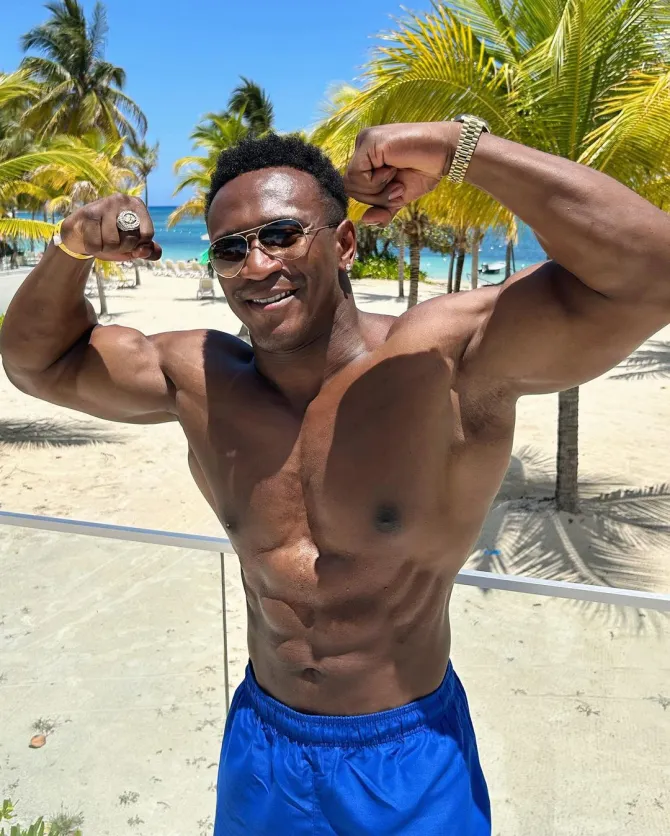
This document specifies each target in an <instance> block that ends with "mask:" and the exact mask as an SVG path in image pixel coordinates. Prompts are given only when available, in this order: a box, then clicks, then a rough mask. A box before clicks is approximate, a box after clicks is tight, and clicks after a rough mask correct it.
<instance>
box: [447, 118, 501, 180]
mask: <svg viewBox="0 0 670 836" xmlns="http://www.w3.org/2000/svg"><path fill="white" fill-rule="evenodd" d="M453 121H454V122H461V123H462V125H463V127H462V128H461V135H460V137H459V139H458V145H457V146H456V151H455V153H454V158H453V160H452V161H451V165H450V166H449V171H448V172H447V175H446V176H447V180H451V182H452V183H462V182H463V180H465V174H466V172H467V170H468V166H469V165H470V160H471V159H472V155H473V154H474V153H475V148H476V147H477V143H478V142H479V137H480V136H481V135H482V134H483V133H487V134H488V133H491V129H490V128H489V126H488V123H487V122H485V121H484V120H483V119H480V118H479V117H478V116H471V115H470V114H467V113H466V114H463V115H462V116H457V117H456V118H455V119H454V120H453Z"/></svg>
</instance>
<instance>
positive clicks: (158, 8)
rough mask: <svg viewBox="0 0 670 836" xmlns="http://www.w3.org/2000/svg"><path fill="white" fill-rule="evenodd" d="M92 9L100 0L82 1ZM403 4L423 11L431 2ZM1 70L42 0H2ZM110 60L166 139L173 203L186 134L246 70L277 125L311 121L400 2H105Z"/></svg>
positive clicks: (158, 175) (159, 188)
mask: <svg viewBox="0 0 670 836" xmlns="http://www.w3.org/2000/svg"><path fill="white" fill-rule="evenodd" d="M83 5H84V8H86V9H87V10H88V11H90V9H92V8H93V5H94V0H83ZM405 5H406V6H410V7H411V8H412V9H414V10H418V11H423V10H427V9H429V7H430V2H429V0H414V2H411V0H410V2H407V0H405ZM2 6H3V9H2V26H0V70H3V71H5V72H6V71H11V70H13V69H15V68H16V66H17V65H18V63H19V61H20V60H21V57H22V54H21V52H20V49H19V37H20V36H21V35H22V34H23V33H24V32H25V31H27V30H28V29H30V28H31V27H32V26H35V25H36V24H38V23H41V22H42V21H43V20H44V19H45V17H46V11H45V9H44V6H43V3H42V2H40V0H4V2H3V3H2ZM106 6H107V15H108V20H109V36H108V43H107V54H106V57H107V59H108V60H109V61H112V62H114V63H115V64H120V65H121V66H123V67H124V68H125V70H126V72H127V74H128V81H127V85H126V88H125V89H126V92H127V93H128V94H129V95H130V96H132V98H134V99H135V101H136V102H137V103H138V104H139V105H140V106H141V107H142V109H143V110H144V112H145V113H146V115H147V117H148V120H149V133H148V137H149V139H150V140H151V141H155V140H160V143H161V162H160V167H159V169H158V170H157V171H156V172H155V173H154V174H153V175H152V178H151V180H150V188H151V203H153V204H173V203H175V202H177V201H176V200H175V198H173V197H171V194H172V191H173V188H174V177H173V174H172V163H173V162H174V160H176V159H178V158H179V157H181V156H184V155H185V154H188V153H190V151H191V145H190V142H189V139H188V137H189V134H190V132H191V130H192V128H193V126H194V125H195V124H196V122H197V121H198V119H199V118H200V117H201V116H202V115H203V114H204V113H206V112H207V111H211V110H220V109H222V108H224V107H225V105H226V102H227V100H228V95H229V93H230V91H231V90H232V88H233V87H234V86H235V85H236V83H237V81H238V78H239V76H240V75H244V76H247V77H249V78H251V79H253V80H254V81H256V82H258V83H259V84H261V85H262V86H263V87H265V89H266V90H267V91H268V93H269V95H270V98H271V99H272V101H273V103H274V105H275V114H276V122H277V128H278V130H280V131H289V130H295V129H298V128H303V127H308V126H310V125H311V124H313V123H314V121H315V120H316V119H317V118H318V115H319V106H320V104H321V103H322V102H323V99H324V95H325V93H326V91H327V89H328V87H329V86H330V85H331V84H332V83H334V82H341V81H353V80H355V78H356V77H357V75H358V74H359V72H360V68H361V65H362V64H363V63H364V62H365V60H366V58H367V56H368V55H369V53H370V50H371V48H372V47H373V46H374V44H375V35H376V34H377V33H378V32H380V31H382V30H384V29H389V28H391V26H392V19H391V18H392V17H393V16H402V14H403V12H402V9H401V6H400V2H398V0H292V2H291V3H281V2H279V1H278V0H255V2H245V1H244V0H234V1H233V0H218V2H217V0H190V1H189V0H142V2H137V3H132V2H130V0H107V2H106Z"/></svg>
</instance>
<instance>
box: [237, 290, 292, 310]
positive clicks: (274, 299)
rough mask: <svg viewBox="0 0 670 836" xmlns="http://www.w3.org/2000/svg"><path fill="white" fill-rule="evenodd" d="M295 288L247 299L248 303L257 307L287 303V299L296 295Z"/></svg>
mask: <svg viewBox="0 0 670 836" xmlns="http://www.w3.org/2000/svg"><path fill="white" fill-rule="evenodd" d="M295 294H296V291H295V290H284V291H282V292H281V293H275V294H274V295H273V296H266V297H265V298H263V299H247V300H246V302H247V304H248V305H253V306H254V307H257V308H268V307H273V308H274V307H279V305H280V304H286V302H287V300H288V299H290V298H291V297H292V296H295Z"/></svg>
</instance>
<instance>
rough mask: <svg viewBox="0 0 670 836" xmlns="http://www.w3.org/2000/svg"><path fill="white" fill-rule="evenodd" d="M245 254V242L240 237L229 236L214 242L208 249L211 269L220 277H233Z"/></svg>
mask: <svg viewBox="0 0 670 836" xmlns="http://www.w3.org/2000/svg"><path fill="white" fill-rule="evenodd" d="M246 254H247V242H246V239H245V238H243V237H242V236H241V235H230V236H229V237H228V238H221V239H220V240H219V241H215V242H214V243H213V244H212V247H211V249H210V256H209V257H210V261H211V262H212V267H213V268H214V269H215V270H216V272H217V273H218V274H219V275H220V276H228V275H234V274H235V273H237V271H238V270H239V269H240V267H241V266H242V263H243V261H244V259H245V256H246Z"/></svg>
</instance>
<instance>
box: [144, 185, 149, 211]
mask: <svg viewBox="0 0 670 836" xmlns="http://www.w3.org/2000/svg"><path fill="white" fill-rule="evenodd" d="M144 205H145V206H146V207H147V209H148V208H149V181H148V180H145V181H144Z"/></svg>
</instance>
